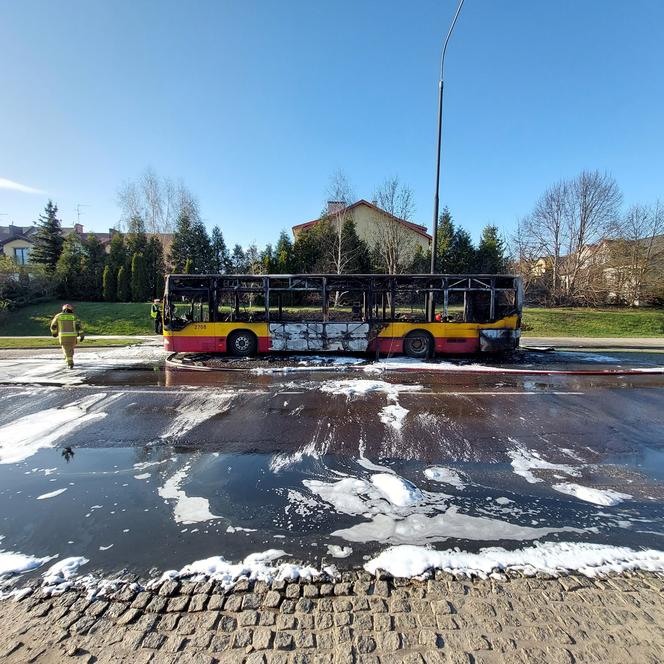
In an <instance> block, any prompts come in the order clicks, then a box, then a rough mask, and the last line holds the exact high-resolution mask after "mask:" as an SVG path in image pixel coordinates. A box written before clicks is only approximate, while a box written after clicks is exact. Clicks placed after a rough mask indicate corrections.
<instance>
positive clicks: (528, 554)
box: [364, 542, 664, 578]
mask: <svg viewBox="0 0 664 664" xmlns="http://www.w3.org/2000/svg"><path fill="white" fill-rule="evenodd" d="M364 568H365V569H366V570H367V571H368V572H370V573H371V574H375V573H376V571H377V570H383V571H385V572H388V573H389V574H391V575H393V576H395V577H417V576H422V575H423V574H426V573H427V572H430V571H431V570H433V569H440V570H443V571H446V572H450V573H453V574H467V575H477V576H480V577H484V578H485V577H487V576H488V575H489V574H491V573H492V572H497V571H506V570H514V571H519V572H522V573H524V574H527V575H534V574H536V573H538V572H542V573H546V574H551V575H559V574H565V573H570V572H577V573H580V574H584V575H585V576H589V577H595V576H600V575H604V574H609V573H620V572H625V571H628V570H637V569H638V570H645V571H650V572H664V552H663V551H657V550H654V549H646V550H640V551H635V550H633V549H629V548H627V547H618V546H610V545H605V544H587V543H584V542H574V543H571V542H544V543H536V544H535V545H534V546H532V547H527V548H523V549H517V550H516V551H507V550H506V549H503V548H501V547H491V548H485V549H481V550H480V552H479V553H466V552H463V551H456V550H447V551H434V550H432V549H427V548H424V547H419V546H408V545H404V546H396V547H392V548H389V549H387V550H386V551H383V552H382V553H381V554H380V555H378V556H377V557H376V558H374V559H373V560H370V561H369V562H368V563H367V564H366V565H365V566H364Z"/></svg>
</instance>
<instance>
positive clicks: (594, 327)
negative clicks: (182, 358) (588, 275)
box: [0, 301, 664, 348]
mask: <svg viewBox="0 0 664 664" xmlns="http://www.w3.org/2000/svg"><path fill="white" fill-rule="evenodd" d="M62 304H63V302H62V301H52V302H46V303H42V304H34V305H30V306H28V307H23V308H22V309H17V310H16V311H12V312H10V313H9V314H7V315H6V316H5V317H3V318H2V319H0V336H7V337H22V336H46V335H48V334H49V329H48V326H49V323H50V321H51V318H52V317H53V315H54V314H56V313H57V312H58V311H60V310H61V308H62ZM73 304H74V307H75V309H76V314H77V315H78V316H79V317H80V318H81V320H82V321H83V325H84V329H85V332H86V334H126V335H135V334H152V333H153V323H152V319H151V318H150V303H149V302H145V303H143V302H140V303H134V302H126V303H125V302H74V303H73ZM523 335H524V336H527V337H547V336H550V337H575V336H578V337H663V336H664V310H662V309H641V310H639V309H627V308H619V307H615V308H605V309H585V308H579V309H571V308H560V309H540V308H528V309H526V310H525V311H524V314H523ZM42 342H43V343H45V344H47V345H48V343H50V342H49V340H48V339H44V340H39V341H37V342H36V343H42ZM11 343H12V344H13V343H14V341H13V340H12V341H11ZM84 343H85V344H88V343H89V344H90V345H91V344H92V340H89V341H88V340H86V341H85V342H84ZM105 343H108V341H106V342H105ZM2 347H4V348H9V347H17V346H7V345H5V346H2ZM24 347H25V344H24ZM33 347H35V348H41V347H42V346H33Z"/></svg>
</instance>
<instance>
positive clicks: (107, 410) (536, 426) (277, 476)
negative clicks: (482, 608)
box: [0, 347, 664, 573]
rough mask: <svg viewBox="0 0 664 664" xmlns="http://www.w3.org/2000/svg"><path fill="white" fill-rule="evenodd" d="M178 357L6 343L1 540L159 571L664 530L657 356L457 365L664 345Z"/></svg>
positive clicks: (654, 539) (644, 542) (661, 384)
mask: <svg viewBox="0 0 664 664" xmlns="http://www.w3.org/2000/svg"><path fill="white" fill-rule="evenodd" d="M163 357H164V356H163V354H162V353H161V351H159V350H158V349H156V348H153V347H147V348H144V347H138V349H132V348H130V349H113V350H109V351H96V352H90V353H79V355H78V357H77V360H78V366H79V367H80V368H79V369H77V370H76V371H74V372H71V373H67V372H63V370H62V369H61V360H60V358H59V357H58V356H57V355H55V354H49V353H42V352H40V351H36V352H35V355H32V356H31V355H30V354H25V353H24V354H23V355H22V356H21V355H19V354H17V356H14V357H11V358H9V357H8V358H5V359H3V360H1V361H0V398H1V399H2V404H3V408H2V412H1V413H0V537H1V538H2V539H0V549H4V550H6V551H16V552H22V553H27V554H31V555H36V556H46V555H56V554H57V555H60V556H61V557H65V556H73V555H77V556H79V555H82V556H85V557H87V558H89V559H90V568H91V570H92V569H94V570H96V571H101V572H113V571H116V570H118V569H120V568H129V569H132V570H135V571H138V572H140V573H145V572H146V571H147V570H149V569H150V568H153V567H156V568H159V569H162V570H163V569H168V568H179V567H182V566H183V565H185V564H186V563H189V562H191V561H192V560H197V559H201V558H205V557H208V556H212V555H223V556H225V557H226V558H227V559H229V560H236V559H239V558H243V557H244V556H246V555H247V554H248V553H251V552H254V551H262V550H265V549H267V548H277V549H283V550H284V551H286V552H287V553H288V554H291V555H292V556H293V558H294V559H296V560H302V561H304V562H308V563H313V564H316V565H320V564H324V563H329V562H334V563H335V564H336V565H337V566H339V567H342V566H344V565H356V564H360V563H362V562H363V561H364V560H365V559H366V558H367V557H370V556H374V555H376V554H377V553H379V552H380V551H381V550H383V549H384V548H385V547H386V546H387V545H390V544H401V543H408V544H423V545H425V544H426V545H433V546H435V547H436V548H452V547H460V548H461V549H464V550H468V551H476V550H478V549H479V548H480V547H482V546H487V545H489V546H505V547H507V548H517V547H520V546H523V545H524V544H526V543H529V542H533V541H545V540H546V541H551V540H553V541H555V540H560V541H587V542H597V543H609V544H618V545H627V546H631V547H642V546H643V547H652V548H656V549H661V548H662V547H663V546H664V516H663V514H664V513H663V511H662V503H663V502H664V409H663V408H662V404H664V376H663V375H661V374H651V375H648V374H643V375H626V376H595V375H592V376H587V375H581V376H561V375H554V376H546V375H525V374H524V375H521V374H518V375H515V374H500V373H485V374H468V373H466V374H464V373H463V371H462V369H463V367H464V366H468V365H469V364H470V363H473V362H475V363H477V362H480V361H481V362H482V363H483V364H484V365H486V366H489V367H491V368H496V367H499V366H508V367H517V368H528V367H532V368H536V369H547V368H552V369H557V370H559V369H570V368H579V369H598V368H600V369H603V368H611V369H615V368H618V367H646V368H648V367H655V366H660V365H662V364H664V356H662V355H657V354H648V353H601V354H599V353H585V352H584V353H524V354H522V355H521V356H519V357H518V358H513V359H512V360H511V361H509V362H508V361H505V360H502V361H498V362H493V363H490V362H487V361H486V360H485V359H484V358H482V359H481V360H471V361H463V362H461V363H459V367H460V369H461V370H460V371H454V370H453V369H451V370H445V371H440V372H423V373H418V372H408V373H404V372H399V371H392V370H385V371H377V370H376V368H375V367H373V368H372V367H369V369H368V370H366V371H365V370H363V369H362V367H360V368H359V370H358V368H357V367H355V368H354V369H353V368H347V367H343V366H341V367H339V368H338V371H326V372H319V371H316V370H315V369H316V367H315V366H313V367H310V366H308V365H307V364H304V363H302V362H307V360H306V359H305V360H301V361H300V360H297V359H290V360H288V359H284V360H280V361H279V362H277V363H275V364H270V363H268V364H267V367H268V368H267V369H265V366H266V365H265V363H262V364H260V367H259V370H258V371H255V372H254V373H252V372H251V371H248V372H234V373H224V372H220V373H195V372H190V371H183V370H177V369H176V370H171V369H167V368H165V367H164V364H163ZM314 363H315V362H314ZM270 367H271V368H272V369H274V371H272V370H271V369H270ZM284 367H291V368H292V367H297V369H298V370H297V372H294V373H288V372H284V371H282V369H284ZM62 383H65V384H64V385H63V384H62Z"/></svg>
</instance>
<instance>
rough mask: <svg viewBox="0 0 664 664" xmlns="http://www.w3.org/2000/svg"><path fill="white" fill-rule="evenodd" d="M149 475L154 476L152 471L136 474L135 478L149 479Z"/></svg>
mask: <svg viewBox="0 0 664 664" xmlns="http://www.w3.org/2000/svg"><path fill="white" fill-rule="evenodd" d="M149 477H152V473H140V474H139V475H134V479H135V480H147V479H148V478H149Z"/></svg>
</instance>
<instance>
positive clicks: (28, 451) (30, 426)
mask: <svg viewBox="0 0 664 664" xmlns="http://www.w3.org/2000/svg"><path fill="white" fill-rule="evenodd" d="M105 398H106V394H105V393H100V394H94V395H92V396H89V397H86V398H85V399H81V400H80V401H76V402H74V403H71V404H69V405H68V406H65V407H63V408H48V409H46V410H42V411H39V412H37V413H33V414H32V415H25V416H24V417H20V418H18V419H17V420H14V421H13V422H12V423H11V424H6V425H5V426H3V427H0V463H3V464H6V463H19V462H20V461H24V460H25V459H28V458H29V457H31V456H32V455H33V454H36V453H37V452H38V451H39V450H41V449H44V448H47V447H53V445H54V444H55V443H56V442H57V441H58V440H60V439H61V438H64V437H65V436H68V435H69V434H70V433H72V431H74V430H75V429H77V428H79V427H82V426H85V425H87V424H89V423H91V422H96V421H98V420H101V419H103V418H105V417H106V413H104V412H88V411H89V410H90V408H92V407H94V406H95V405H96V404H98V403H99V402H100V401H102V400H103V399H105Z"/></svg>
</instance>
